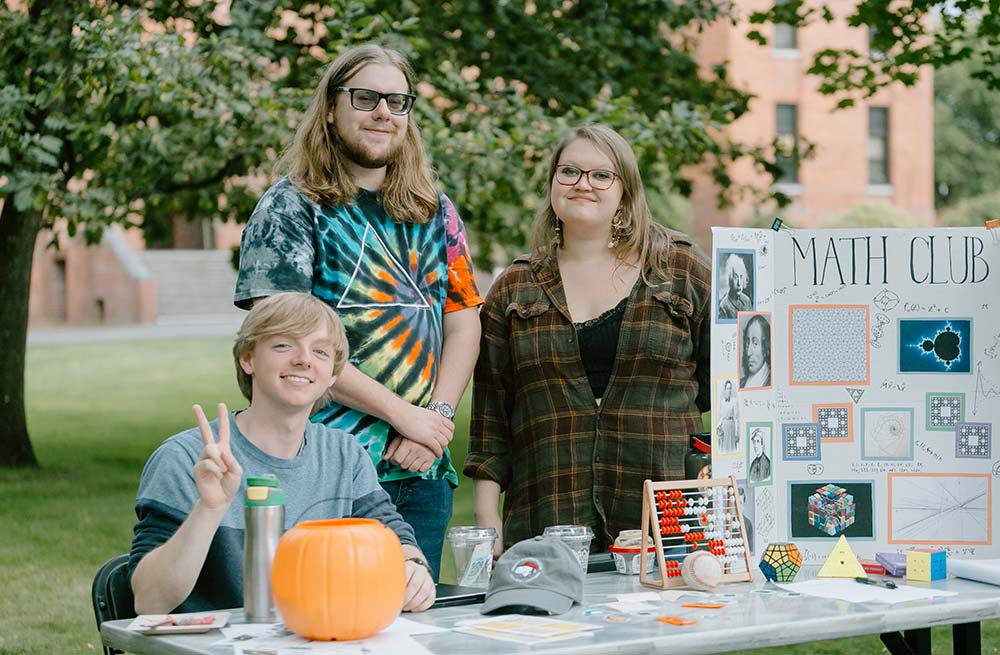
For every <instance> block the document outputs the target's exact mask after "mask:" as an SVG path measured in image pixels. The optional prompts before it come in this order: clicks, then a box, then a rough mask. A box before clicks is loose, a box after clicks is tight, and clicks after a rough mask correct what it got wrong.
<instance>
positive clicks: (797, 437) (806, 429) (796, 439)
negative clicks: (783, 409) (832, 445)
mask: <svg viewBox="0 0 1000 655" xmlns="http://www.w3.org/2000/svg"><path fill="white" fill-rule="evenodd" d="M819 434H820V426H819V423H785V424H783V425H782V426H781V440H782V444H783V446H784V448H783V450H784V453H783V455H784V459H805V460H818V459H820V439H819Z"/></svg>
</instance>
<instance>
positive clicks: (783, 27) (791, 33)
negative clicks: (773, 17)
mask: <svg viewBox="0 0 1000 655" xmlns="http://www.w3.org/2000/svg"><path fill="white" fill-rule="evenodd" d="M788 1H789V0H777V2H775V5H782V4H787V3H788ZM796 32H797V28H796V27H795V26H794V25H789V24H788V23H775V24H774V47H775V49H777V50H797V49H798V47H799V39H798V34H797V33H796Z"/></svg>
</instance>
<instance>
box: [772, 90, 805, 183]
mask: <svg viewBox="0 0 1000 655" xmlns="http://www.w3.org/2000/svg"><path fill="white" fill-rule="evenodd" d="M775 119H776V125H777V127H776V129H775V132H776V135H777V138H776V145H777V155H776V157H775V160H774V163H775V164H777V166H778V168H779V169H781V174H780V175H779V176H778V179H777V181H778V182H779V183H791V184H797V183H798V181H799V110H798V106H797V105H778V106H777V111H776V112H775Z"/></svg>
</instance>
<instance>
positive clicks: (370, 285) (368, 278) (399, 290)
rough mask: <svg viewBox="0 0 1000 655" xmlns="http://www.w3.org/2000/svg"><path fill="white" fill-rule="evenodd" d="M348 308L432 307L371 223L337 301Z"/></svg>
mask: <svg viewBox="0 0 1000 655" xmlns="http://www.w3.org/2000/svg"><path fill="white" fill-rule="evenodd" d="M344 307H419V308H421V309H430V304H429V303H428V302H427V299H426V298H424V295H423V293H421V291H420V288H419V287H418V286H417V283H416V282H414V281H413V278H412V277H411V276H410V274H409V272H408V271H407V269H406V267H405V266H403V265H402V264H400V263H399V260H397V259H396V258H395V257H394V256H393V254H392V252H390V250H389V249H388V248H387V247H386V245H385V243H384V242H383V241H382V239H380V238H379V236H378V233H377V232H375V230H374V228H372V226H371V224H367V225H365V233H364V235H363V236H362V237H361V252H359V253H358V260H357V261H356V262H355V263H354V270H353V271H352V272H351V279H350V280H349V281H348V282H347V288H346V289H345V290H344V294H343V295H342V296H341V297H340V300H339V301H338V302H337V309H341V308H344Z"/></svg>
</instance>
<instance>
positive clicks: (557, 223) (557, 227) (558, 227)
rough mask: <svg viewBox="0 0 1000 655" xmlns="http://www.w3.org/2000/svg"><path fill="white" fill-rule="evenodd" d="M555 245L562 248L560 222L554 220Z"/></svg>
mask: <svg viewBox="0 0 1000 655" xmlns="http://www.w3.org/2000/svg"><path fill="white" fill-rule="evenodd" d="M556 245H557V246H559V247H560V248H562V247H563V233H562V222H561V221H560V220H559V219H558V218H557V219H556Z"/></svg>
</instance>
